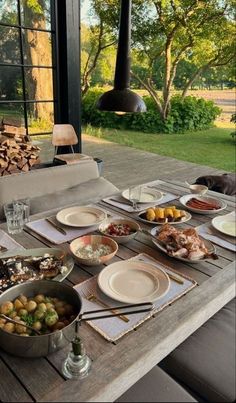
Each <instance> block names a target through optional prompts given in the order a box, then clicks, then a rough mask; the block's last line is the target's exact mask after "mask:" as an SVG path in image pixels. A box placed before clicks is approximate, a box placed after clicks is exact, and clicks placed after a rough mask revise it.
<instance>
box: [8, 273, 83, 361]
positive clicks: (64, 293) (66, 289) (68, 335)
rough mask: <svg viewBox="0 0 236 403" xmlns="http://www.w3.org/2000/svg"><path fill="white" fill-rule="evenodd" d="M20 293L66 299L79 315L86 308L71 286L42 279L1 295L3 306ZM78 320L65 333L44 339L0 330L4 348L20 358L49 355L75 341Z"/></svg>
mask: <svg viewBox="0 0 236 403" xmlns="http://www.w3.org/2000/svg"><path fill="white" fill-rule="evenodd" d="M20 294H24V295H25V296H26V297H34V296H35V295H37V294H45V295H47V296H50V297H56V298H59V299H64V300H65V301H66V302H68V303H69V304H71V305H73V307H74V308H75V310H76V313H77V314H79V313H80V311H81V307H82V301H81V298H80V296H79V294H78V293H77V291H76V290H75V289H74V288H72V287H70V286H68V285H67V284H64V283H59V282H57V281H50V280H38V281H32V282H28V283H23V284H18V285H15V286H14V287H12V288H10V289H9V290H6V291H5V292H4V293H3V294H2V295H0V305H1V304H2V303H3V302H5V301H13V300H14V299H15V298H17V297H18V296H19V295H20ZM76 321H77V318H76V319H74V321H73V322H71V323H70V324H69V325H68V326H66V327H64V328H63V329H61V330H57V331H55V332H53V333H50V334H44V335H40V336H37V335H35V336H29V337H24V336H20V335H17V334H12V333H7V332H6V331H4V330H2V329H0V346H1V348H3V349H4V350H5V351H7V352H8V353H11V354H13V355H16V356H19V357H43V356H47V355H48V354H51V353H53V352H54V351H57V350H59V349H61V348H63V347H64V346H65V345H66V344H68V343H69V342H70V341H71V340H72V339H73V337H74V334H75V323H76Z"/></svg>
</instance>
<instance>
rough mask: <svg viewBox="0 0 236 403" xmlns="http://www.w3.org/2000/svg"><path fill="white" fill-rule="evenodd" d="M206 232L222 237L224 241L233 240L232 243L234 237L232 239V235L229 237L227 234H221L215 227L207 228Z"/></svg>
mask: <svg viewBox="0 0 236 403" xmlns="http://www.w3.org/2000/svg"><path fill="white" fill-rule="evenodd" d="M206 233H207V234H208V235H213V236H215V237H217V238H220V239H222V240H223V241H226V242H231V243H232V239H230V237H228V236H227V235H225V236H224V235H221V234H219V233H218V232H217V231H214V230H213V229H211V228H207V229H206Z"/></svg>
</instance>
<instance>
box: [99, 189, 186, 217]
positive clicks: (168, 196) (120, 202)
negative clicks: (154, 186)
mask: <svg viewBox="0 0 236 403" xmlns="http://www.w3.org/2000/svg"><path fill="white" fill-rule="evenodd" d="M162 193H163V192H162ZM177 198H178V196H176V195H174V194H172V193H163V197H162V198H161V200H159V201H158V202H155V203H154V202H152V203H145V204H144V203H140V204H138V206H137V209H136V210H134V209H133V207H132V205H129V204H128V203H129V202H128V200H126V201H125V200H124V199H123V197H122V196H121V195H115V196H112V197H106V198H105V199H103V201H104V202H105V203H107V204H110V205H112V206H114V207H118V208H119V209H121V210H124V211H127V212H128V213H135V212H136V213H137V212H140V211H143V210H145V209H147V208H149V207H152V206H154V205H155V206H158V205H159V204H163V203H168V202H170V201H172V200H176V199H177Z"/></svg>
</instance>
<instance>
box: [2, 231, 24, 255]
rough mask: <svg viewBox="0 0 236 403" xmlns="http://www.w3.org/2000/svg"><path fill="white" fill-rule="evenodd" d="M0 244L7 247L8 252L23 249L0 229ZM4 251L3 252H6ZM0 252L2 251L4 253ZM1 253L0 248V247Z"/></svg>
mask: <svg viewBox="0 0 236 403" xmlns="http://www.w3.org/2000/svg"><path fill="white" fill-rule="evenodd" d="M0 246H3V247H5V248H7V249H8V251H9V252H11V251H12V250H16V249H24V247H23V246H22V245H20V244H19V243H18V242H16V241H15V240H14V239H13V238H11V237H10V236H9V235H8V234H7V233H6V232H5V231H3V230H1V229H0ZM8 251H5V252H8ZM5 252H2V253H5ZM0 255H1V248H0Z"/></svg>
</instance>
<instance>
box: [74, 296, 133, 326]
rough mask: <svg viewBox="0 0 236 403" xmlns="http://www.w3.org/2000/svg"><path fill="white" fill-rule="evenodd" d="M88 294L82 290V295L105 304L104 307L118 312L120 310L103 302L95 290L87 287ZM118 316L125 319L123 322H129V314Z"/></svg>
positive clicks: (89, 299) (102, 304)
mask: <svg viewBox="0 0 236 403" xmlns="http://www.w3.org/2000/svg"><path fill="white" fill-rule="evenodd" d="M87 292H88V294H87V293H86V294H85V293H84V291H82V295H83V297H84V298H86V299H87V300H88V301H94V302H97V303H98V304H99V305H101V306H103V307H104V308H110V311H111V312H113V313H115V314H118V313H119V311H117V310H116V309H112V308H111V307H110V306H109V305H108V304H106V303H105V302H103V301H102V300H101V299H100V298H98V297H97V296H96V295H95V294H94V293H93V290H89V289H87ZM117 318H119V319H121V320H123V322H126V323H127V322H129V318H127V316H125V315H119V316H117Z"/></svg>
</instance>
